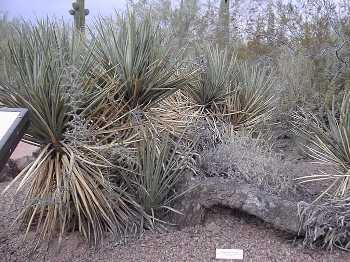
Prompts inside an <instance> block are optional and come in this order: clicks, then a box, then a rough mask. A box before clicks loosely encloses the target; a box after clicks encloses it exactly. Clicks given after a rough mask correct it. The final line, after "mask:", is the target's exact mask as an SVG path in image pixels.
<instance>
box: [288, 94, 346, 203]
mask: <svg viewBox="0 0 350 262" xmlns="http://www.w3.org/2000/svg"><path fill="white" fill-rule="evenodd" d="M327 116H328V118H327V120H328V123H327V124H326V123H324V122H323V121H322V120H321V119H319V118H318V117H317V116H315V115H314V114H312V113H308V112H304V111H301V112H299V113H296V114H295V115H294V121H293V124H294V127H295V128H294V132H295V133H296V134H297V135H298V136H300V137H301V138H303V139H304V141H305V144H304V145H303V147H304V150H305V152H306V153H307V154H308V155H309V156H310V157H311V158H312V159H313V160H314V161H315V162H316V163H317V164H319V165H322V166H325V167H327V170H328V171H324V172H322V173H321V174H318V175H313V176H306V177H301V178H300V180H301V182H302V183H306V182H324V183H326V184H327V189H326V190H324V191H323V192H322V193H321V194H320V195H319V197H318V198H317V199H321V198H322V197H331V198H338V199H339V198H340V199H342V198H345V197H348V196H349V193H350V191H349V189H350V185H349V177H350V176H349V173H350V142H349V137H350V93H348V94H346V95H344V97H343V101H342V104H341V107H340V110H336V108H335V107H333V108H332V110H329V111H328V112H327Z"/></svg>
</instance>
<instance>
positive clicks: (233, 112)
mask: <svg viewBox="0 0 350 262" xmlns="http://www.w3.org/2000/svg"><path fill="white" fill-rule="evenodd" d="M274 87H275V80H274V77H273V74H272V72H271V71H270V70H269V69H268V68H260V67H259V66H258V65H249V64H247V63H245V62H243V63H239V64H237V66H236V68H235V73H234V83H233V84H232V85H231V86H230V88H231V89H229V90H228V91H229V93H230V95H229V96H227V97H226V103H225V104H224V118H225V119H226V121H227V122H229V123H231V124H232V125H233V126H234V127H235V128H237V129H238V128H243V127H244V128H252V127H254V126H256V125H257V124H259V123H262V122H264V121H267V120H269V119H270V118H271V115H272V111H273V109H274V96H273V90H274Z"/></svg>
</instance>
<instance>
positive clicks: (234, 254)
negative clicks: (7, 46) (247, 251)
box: [216, 249, 243, 260]
mask: <svg viewBox="0 0 350 262" xmlns="http://www.w3.org/2000/svg"><path fill="white" fill-rule="evenodd" d="M216 259H231V260H232V259H239V260H242V259H243V249H216Z"/></svg>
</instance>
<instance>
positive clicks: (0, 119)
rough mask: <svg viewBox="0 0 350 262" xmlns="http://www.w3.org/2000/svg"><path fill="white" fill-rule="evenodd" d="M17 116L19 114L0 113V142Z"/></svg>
mask: <svg viewBox="0 0 350 262" xmlns="http://www.w3.org/2000/svg"><path fill="white" fill-rule="evenodd" d="M19 114H20V112H7V111H0V140H1V139H2V138H3V137H4V136H5V134H6V132H7V131H8V130H9V128H10V127H11V125H12V124H13V123H14V122H15V120H16V119H17V117H18V116H19Z"/></svg>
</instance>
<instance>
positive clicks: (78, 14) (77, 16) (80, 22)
mask: <svg viewBox="0 0 350 262" xmlns="http://www.w3.org/2000/svg"><path fill="white" fill-rule="evenodd" d="M72 7H73V9H71V10H69V13H70V14H71V15H72V16H74V25H75V28H76V29H77V30H79V31H81V32H84V29H85V16H87V15H88V14H89V9H85V0H73V3H72Z"/></svg>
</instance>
